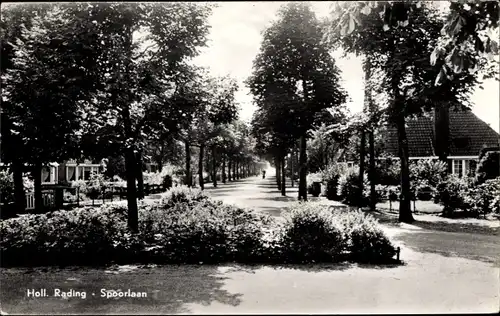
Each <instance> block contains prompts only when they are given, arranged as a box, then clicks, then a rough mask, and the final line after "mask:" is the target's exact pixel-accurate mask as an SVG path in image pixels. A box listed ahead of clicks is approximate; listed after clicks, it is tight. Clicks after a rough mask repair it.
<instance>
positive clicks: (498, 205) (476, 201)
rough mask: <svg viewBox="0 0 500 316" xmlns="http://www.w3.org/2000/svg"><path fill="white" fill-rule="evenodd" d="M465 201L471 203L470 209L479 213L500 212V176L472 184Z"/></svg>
mask: <svg viewBox="0 0 500 316" xmlns="http://www.w3.org/2000/svg"><path fill="white" fill-rule="evenodd" d="M465 202H466V203H467V204H468V205H470V208H471V209H470V210H471V211H472V212H475V213H477V214H478V215H479V214H482V215H486V214H489V213H495V214H497V215H498V214H500V177H497V178H495V179H489V180H486V181H485V182H484V183H481V184H479V185H477V186H472V187H471V188H470V190H469V192H468V194H467V196H466V198H465Z"/></svg>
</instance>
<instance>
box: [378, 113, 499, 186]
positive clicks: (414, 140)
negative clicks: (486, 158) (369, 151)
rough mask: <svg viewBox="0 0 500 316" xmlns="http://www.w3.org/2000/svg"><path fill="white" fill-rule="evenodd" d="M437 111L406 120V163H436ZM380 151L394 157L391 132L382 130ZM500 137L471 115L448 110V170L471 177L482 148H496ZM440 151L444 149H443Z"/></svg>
mask: <svg viewBox="0 0 500 316" xmlns="http://www.w3.org/2000/svg"><path fill="white" fill-rule="evenodd" d="M437 115H439V114H437V111H435V112H434V113H433V114H432V115H428V116H420V117H417V118H411V119H407V127H406V134H407V139H408V149H409V158H410V160H418V159H439V153H440V150H443V149H442V148H440V147H441V146H438V142H439V139H438V136H440V135H438V133H437V131H439V130H440V129H439V128H438V120H436V116H437ZM385 135H386V136H384V142H383V148H382V150H383V151H384V152H385V153H387V154H388V155H389V156H392V157H395V158H396V157H399V155H398V150H399V146H398V136H397V131H396V129H395V128H393V127H390V128H387V130H386V134H385ZM499 146H500V135H499V134H498V133H497V132H496V131H495V130H493V129H492V128H491V127H490V126H489V125H488V124H486V123H485V122H484V121H483V120H481V119H480V118H478V117H477V116H476V115H475V114H474V113H472V111H470V110H466V111H462V110H453V109H450V110H449V136H448V144H447V147H448V148H447V151H448V155H447V156H446V157H447V159H448V170H449V172H450V173H452V174H456V175H458V176H460V177H463V176H467V175H474V173H475V170H476V165H477V162H478V158H479V153H480V151H481V150H482V149H483V148H490V147H493V148H495V147H499ZM443 147H444V146H443Z"/></svg>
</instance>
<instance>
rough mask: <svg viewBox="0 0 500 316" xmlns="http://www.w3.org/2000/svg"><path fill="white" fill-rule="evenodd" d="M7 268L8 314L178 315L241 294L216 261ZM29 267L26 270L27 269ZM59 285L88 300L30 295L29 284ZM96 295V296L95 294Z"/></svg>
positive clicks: (230, 301) (237, 300)
mask: <svg viewBox="0 0 500 316" xmlns="http://www.w3.org/2000/svg"><path fill="white" fill-rule="evenodd" d="M15 270H18V271H19V273H8V274H4V273H2V279H3V280H2V287H1V289H0V293H1V297H2V308H3V310H4V311H6V312H7V313H21V314H30V313H35V312H36V313H41V314H94V315H95V314H123V313H126V314H173V313H186V312H190V311H189V309H188V308H187V306H186V304H189V303H197V304H202V305H209V304H211V303H212V302H219V303H222V304H226V305H231V306H237V305H239V304H240V303H241V296H242V294H239V293H229V292H228V291H226V290H224V289H223V285H224V281H225V280H226V279H227V277H224V275H223V274H222V273H219V272H218V268H217V266H208V265H201V266H193V265H179V266H176V265H168V266H158V267H152V268H138V269H134V270H130V271H120V270H119V269H105V268H101V269H93V268H80V269H78V270H76V271H75V270H74V269H54V270H51V269H49V271H46V272H43V271H41V270H40V269H31V270H32V271H31V273H29V274H26V272H25V271H24V272H23V271H22V270H23V269H15ZM24 270H26V269H24ZM32 288H33V289H40V288H46V289H48V291H49V292H51V293H53V289H54V288H60V289H62V290H63V291H68V290H70V289H73V290H75V291H86V293H87V299H80V298H71V299H68V300H64V299H61V298H57V297H46V298H42V299H33V300H31V299H27V298H26V289H32ZM102 289H106V290H122V291H127V290H128V289H130V290H131V291H137V292H142V291H144V292H146V293H147V297H146V298H137V297H136V298H133V297H123V298H109V299H106V298H102V297H100V295H101V290H102ZM93 294H95V295H93Z"/></svg>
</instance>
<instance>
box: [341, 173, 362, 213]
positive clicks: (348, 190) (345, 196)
mask: <svg viewBox="0 0 500 316" xmlns="http://www.w3.org/2000/svg"><path fill="white" fill-rule="evenodd" d="M363 182H364V188H365V189H364V190H363V194H362V198H361V200H360V198H359V173H358V171H357V170H356V169H355V168H349V169H348V170H347V173H346V174H344V175H342V176H341V177H340V178H339V192H338V195H339V196H340V198H341V200H342V202H343V203H345V204H347V205H353V206H366V205H368V203H369V198H370V194H369V192H370V191H369V185H370V184H369V182H368V177H367V175H366V174H365V177H364V180H363Z"/></svg>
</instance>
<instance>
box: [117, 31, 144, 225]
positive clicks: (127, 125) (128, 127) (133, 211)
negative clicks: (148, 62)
mask: <svg viewBox="0 0 500 316" xmlns="http://www.w3.org/2000/svg"><path fill="white" fill-rule="evenodd" d="M124 37H125V43H124V44H125V45H124V51H125V55H124V56H123V59H124V68H125V71H124V72H125V74H124V76H123V75H122V73H121V72H120V71H119V70H118V79H119V80H118V81H119V82H120V84H124V83H126V82H130V79H131V64H132V28H131V27H130V26H128V27H127V30H126V34H125V36H124ZM120 94H121V95H122V96H125V98H124V99H122V101H118V100H119V99H118V96H119V95H120ZM133 97H134V96H133V93H132V91H131V90H130V89H129V88H128V87H125V86H120V90H119V91H116V92H115V95H114V100H113V102H118V104H117V105H119V107H118V108H121V109H122V111H121V116H122V117H121V118H122V120H123V127H124V132H125V133H124V136H125V138H126V139H134V134H135V133H134V132H133V129H132V119H131V116H130V103H131V102H132V99H133ZM135 160H136V159H135V153H134V147H133V146H129V147H127V148H126V149H125V173H126V178H127V208H128V226H129V228H130V230H131V231H132V232H133V233H136V232H138V231H139V220H138V208H137V188H136V186H135V178H136V168H137V166H136V163H137V162H136V161H135Z"/></svg>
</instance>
